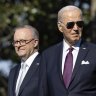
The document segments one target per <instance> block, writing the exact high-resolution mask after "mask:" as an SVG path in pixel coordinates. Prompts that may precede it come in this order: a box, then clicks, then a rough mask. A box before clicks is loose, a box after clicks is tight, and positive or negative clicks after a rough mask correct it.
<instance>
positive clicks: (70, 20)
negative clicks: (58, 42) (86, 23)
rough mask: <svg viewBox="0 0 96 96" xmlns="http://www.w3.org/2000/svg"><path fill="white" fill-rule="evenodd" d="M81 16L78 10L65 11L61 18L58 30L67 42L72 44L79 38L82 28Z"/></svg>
mask: <svg viewBox="0 0 96 96" xmlns="http://www.w3.org/2000/svg"><path fill="white" fill-rule="evenodd" d="M82 25H83V22H82V17H81V14H80V12H79V11H71V12H66V14H65V15H64V18H62V20H61V22H60V25H59V26H58V27H59V30H60V31H61V32H62V33H63V35H64V39H65V41H66V42H67V43H69V44H71V45H73V44H75V43H76V42H77V41H78V40H80V38H81V35H82V29H83V26H82Z"/></svg>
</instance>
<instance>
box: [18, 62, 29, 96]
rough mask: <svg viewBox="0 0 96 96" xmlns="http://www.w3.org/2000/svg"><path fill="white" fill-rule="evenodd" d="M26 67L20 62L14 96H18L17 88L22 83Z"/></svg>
mask: <svg viewBox="0 0 96 96" xmlns="http://www.w3.org/2000/svg"><path fill="white" fill-rule="evenodd" d="M26 67H27V65H26V64H24V63H23V64H21V73H20V75H19V78H18V83H17V85H16V96H18V93H19V90H20V86H21V84H22V81H23V79H24V77H25V71H26Z"/></svg>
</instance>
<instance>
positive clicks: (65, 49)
mask: <svg viewBox="0 0 96 96" xmlns="http://www.w3.org/2000/svg"><path fill="white" fill-rule="evenodd" d="M80 43H81V39H80V40H79V41H78V42H77V43H76V44H75V45H74V46H72V47H73V48H74V49H75V50H79V47H80ZM69 48H70V46H69V45H68V43H66V41H65V40H63V49H64V51H68V49H69Z"/></svg>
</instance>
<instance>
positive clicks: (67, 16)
mask: <svg viewBox="0 0 96 96" xmlns="http://www.w3.org/2000/svg"><path fill="white" fill-rule="evenodd" d="M82 19H83V18H82V14H81V12H80V11H78V10H74V11H66V12H63V13H62V20H63V21H65V22H67V21H78V20H82Z"/></svg>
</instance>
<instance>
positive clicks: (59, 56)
mask: <svg viewBox="0 0 96 96" xmlns="http://www.w3.org/2000/svg"><path fill="white" fill-rule="evenodd" d="M56 52H57V59H56V60H58V61H56V63H57V69H58V73H59V76H60V80H61V82H62V83H63V84H64V82H63V76H62V55H63V42H61V43H60V44H59V46H57V50H56Z"/></svg>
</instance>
